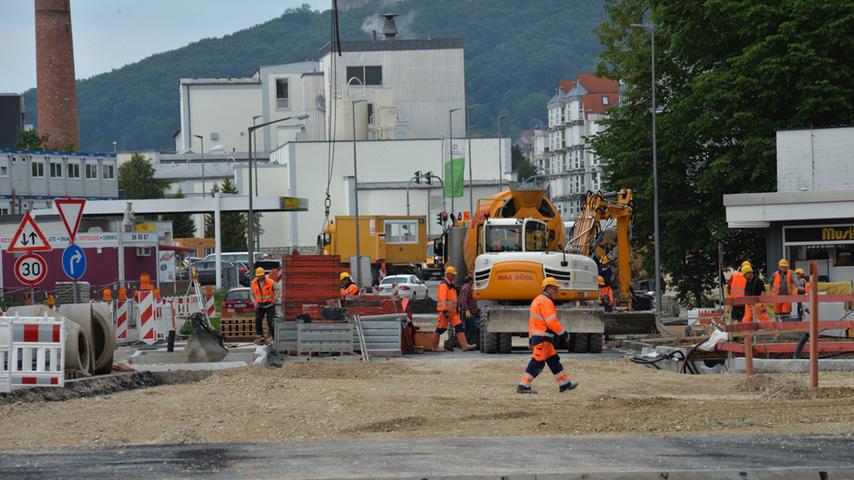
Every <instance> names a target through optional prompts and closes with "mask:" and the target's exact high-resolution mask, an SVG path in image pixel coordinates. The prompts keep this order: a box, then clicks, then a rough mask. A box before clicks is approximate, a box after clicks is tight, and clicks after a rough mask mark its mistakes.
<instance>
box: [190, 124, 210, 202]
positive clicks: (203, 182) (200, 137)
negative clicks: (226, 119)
mask: <svg viewBox="0 0 854 480" xmlns="http://www.w3.org/2000/svg"><path fill="white" fill-rule="evenodd" d="M193 136H194V137H196V138H198V139H199V141H200V142H202V197H204V196H207V194H208V192H207V191H206V190H207V189H206V188H205V137H203V136H201V135H193Z"/></svg>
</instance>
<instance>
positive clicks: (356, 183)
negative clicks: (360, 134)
mask: <svg viewBox="0 0 854 480" xmlns="http://www.w3.org/2000/svg"><path fill="white" fill-rule="evenodd" d="M362 102H367V100H365V99H361V100H356V99H351V100H350V110H351V112H350V113H351V114H352V115H353V196H354V197H355V198H356V200H355V202H354V207H355V209H356V284H357V285H359V286H360V287H361V286H362V281H361V276H362V265H361V263H362V251H361V249H360V245H359V171H358V170H357V167H356V104H357V103H362ZM371 283H373V282H371Z"/></svg>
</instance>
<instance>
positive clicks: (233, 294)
mask: <svg viewBox="0 0 854 480" xmlns="http://www.w3.org/2000/svg"><path fill="white" fill-rule="evenodd" d="M222 308H231V309H233V310H234V312H235V313H247V312H254V311H255V302H254V301H252V289H251V288H246V287H240V288H232V289H231V290H229V291H228V293H226V294H225V298H224V299H223V300H222Z"/></svg>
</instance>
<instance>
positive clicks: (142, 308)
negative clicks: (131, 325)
mask: <svg viewBox="0 0 854 480" xmlns="http://www.w3.org/2000/svg"><path fill="white" fill-rule="evenodd" d="M156 324H157V318H156V309H155V307H154V293H152V292H151V291H147V290H141V291H140V292H139V339H140V340H142V341H143V342H145V343H148V344H152V343H154V342H156V341H157V325H156Z"/></svg>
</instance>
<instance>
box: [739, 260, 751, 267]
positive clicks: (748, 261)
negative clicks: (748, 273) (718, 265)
mask: <svg viewBox="0 0 854 480" xmlns="http://www.w3.org/2000/svg"><path fill="white" fill-rule="evenodd" d="M741 266H742V267H744V266H752V265H751V264H750V260H745V261H743V262H741Z"/></svg>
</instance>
